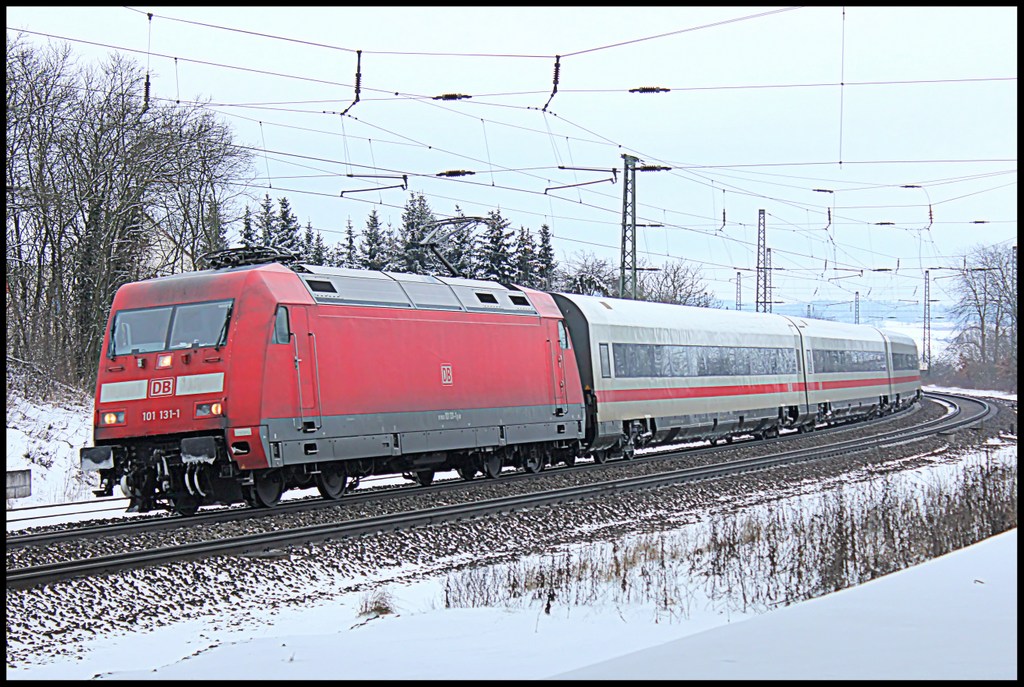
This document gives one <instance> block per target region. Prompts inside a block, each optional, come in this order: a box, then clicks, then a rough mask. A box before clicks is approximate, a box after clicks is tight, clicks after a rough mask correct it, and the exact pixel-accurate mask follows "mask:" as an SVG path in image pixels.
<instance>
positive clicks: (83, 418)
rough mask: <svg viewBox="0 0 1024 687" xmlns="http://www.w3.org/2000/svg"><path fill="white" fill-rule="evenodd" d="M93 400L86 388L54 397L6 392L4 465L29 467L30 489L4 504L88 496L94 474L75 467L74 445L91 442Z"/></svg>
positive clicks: (81, 499)
mask: <svg viewBox="0 0 1024 687" xmlns="http://www.w3.org/2000/svg"><path fill="white" fill-rule="evenodd" d="M92 415H93V400H92V399H91V398H90V397H88V396H85V395H84V394H83V395H81V397H78V398H71V399H69V400H65V401H62V402H60V403H59V404H54V403H41V402H32V401H28V400H26V399H24V398H21V397H20V396H18V395H16V394H13V393H8V396H7V469H8V470H26V469H27V470H31V471H32V495H31V496H29V497H26V498H20V499H16V500H13V501H10V500H9V501H8V502H7V505H8V507H11V506H12V505H13V506H16V507H19V508H22V507H25V506H35V505H40V504H51V503H67V502H70V501H83V500H86V499H90V498H92V497H93V496H92V491H91V489H92V483H91V482H90V479H94V477H93V476H85V475H83V474H82V472H81V470H79V467H78V449H79V448H81V447H82V446H87V445H89V444H91V443H92Z"/></svg>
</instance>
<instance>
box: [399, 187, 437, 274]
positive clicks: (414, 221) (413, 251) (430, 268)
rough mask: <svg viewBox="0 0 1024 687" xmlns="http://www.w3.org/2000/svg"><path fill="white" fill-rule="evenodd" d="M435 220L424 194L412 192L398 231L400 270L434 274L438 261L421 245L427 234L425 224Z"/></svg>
mask: <svg viewBox="0 0 1024 687" xmlns="http://www.w3.org/2000/svg"><path fill="white" fill-rule="evenodd" d="M433 221H434V213H433V212H432V211H431V210H430V205H429V204H427V199H426V198H425V197H424V196H423V194H422V193H420V194H418V195H417V194H410V196H409V200H408V201H407V202H406V204H405V209H404V210H402V226H401V228H400V229H399V232H398V235H399V241H398V243H399V247H400V250H401V254H400V255H398V256H397V257H398V261H397V262H398V265H397V267H398V269H400V271H402V272H408V273H410V274H434V273H435V272H436V271H437V270H436V267H435V265H436V262H437V261H436V260H435V259H434V258H433V257H431V254H430V251H429V250H427V249H426V248H424V247H422V246H420V245H419V244H420V242H422V241H423V237H424V236H425V235H426V231H425V230H424V225H426V224H427V223H428V222H433ZM441 269H442V270H443V269H444V268H443V267H442V268H441Z"/></svg>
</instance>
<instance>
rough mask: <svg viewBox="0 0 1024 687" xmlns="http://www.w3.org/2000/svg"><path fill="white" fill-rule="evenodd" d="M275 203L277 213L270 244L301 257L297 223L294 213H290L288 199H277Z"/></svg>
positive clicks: (300, 240)
mask: <svg viewBox="0 0 1024 687" xmlns="http://www.w3.org/2000/svg"><path fill="white" fill-rule="evenodd" d="M277 202H278V205H279V211H278V214H277V220H276V221H275V222H274V227H273V229H272V230H271V234H270V237H271V244H272V245H274V246H276V247H278V248H283V249H285V250H287V251H291V252H293V253H295V254H297V255H302V254H303V252H302V239H301V238H300V237H299V221H298V220H297V219H296V218H295V213H293V212H292V208H291V204H290V203H289V202H288V198H286V197H283V196H282V197H281V198H278V199H277Z"/></svg>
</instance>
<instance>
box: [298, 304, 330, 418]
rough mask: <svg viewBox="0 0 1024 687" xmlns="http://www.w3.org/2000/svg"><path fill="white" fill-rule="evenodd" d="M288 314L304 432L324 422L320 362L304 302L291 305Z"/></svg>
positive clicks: (314, 336)
mask: <svg viewBox="0 0 1024 687" xmlns="http://www.w3.org/2000/svg"><path fill="white" fill-rule="evenodd" d="M291 318H292V323H291V324H292V334H293V335H294V336H293V337H292V350H293V351H294V354H295V374H296V375H297V376H298V388H299V412H300V415H301V422H302V427H301V429H302V431H303V432H315V431H316V430H318V429H320V426H321V425H322V424H323V418H322V416H321V414H320V413H321V409H320V366H319V361H318V359H317V353H318V351H317V340H316V334H315V333H314V332H312V331H310V329H309V317H308V313H307V312H306V307H305V306H301V305H293V306H291Z"/></svg>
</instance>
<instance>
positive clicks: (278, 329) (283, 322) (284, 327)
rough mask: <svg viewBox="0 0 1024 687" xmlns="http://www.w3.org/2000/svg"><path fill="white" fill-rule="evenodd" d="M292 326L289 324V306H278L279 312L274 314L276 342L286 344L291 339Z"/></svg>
mask: <svg viewBox="0 0 1024 687" xmlns="http://www.w3.org/2000/svg"><path fill="white" fill-rule="evenodd" d="M290 334H291V328H290V327H289V326H288V308H286V307H284V306H283V305H279V306H277V314H275V315H274V343H276V344H286V343H288V342H289V341H291V338H290Z"/></svg>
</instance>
